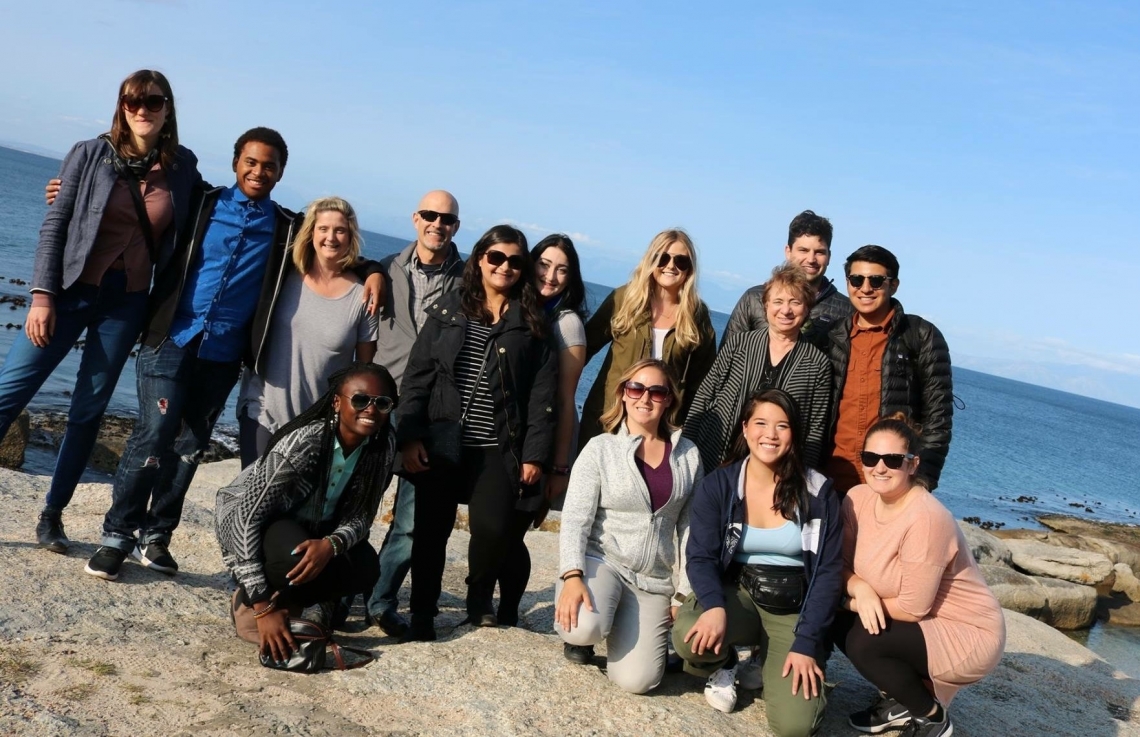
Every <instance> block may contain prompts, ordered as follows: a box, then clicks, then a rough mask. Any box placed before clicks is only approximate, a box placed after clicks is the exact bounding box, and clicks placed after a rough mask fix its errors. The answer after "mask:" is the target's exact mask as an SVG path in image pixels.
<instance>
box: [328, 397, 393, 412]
mask: <svg viewBox="0 0 1140 737" xmlns="http://www.w3.org/2000/svg"><path fill="white" fill-rule="evenodd" d="M341 396H342V397H343V396H345V395H344V394H342V395H341ZM347 399H348V403H349V405H350V406H351V407H352V408H353V409H354V410H356V411H357V412H363V411H364V410H366V409H368V405H370V404H371V405H373V406H375V407H376V411H377V412H391V411H392V408H393V407H395V406H396V403H395V402H394V401H392V398H391V397H385V396H379V397H374V396H372V395H371V394H364V393H359V394H353V395H352V396H351V397H347Z"/></svg>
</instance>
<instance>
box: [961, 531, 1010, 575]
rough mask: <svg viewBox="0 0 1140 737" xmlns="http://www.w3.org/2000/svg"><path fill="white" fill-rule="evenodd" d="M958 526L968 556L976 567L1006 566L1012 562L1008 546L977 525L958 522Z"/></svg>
mask: <svg viewBox="0 0 1140 737" xmlns="http://www.w3.org/2000/svg"><path fill="white" fill-rule="evenodd" d="M958 526H959V527H961V528H962V534H963V535H965V536H966V543H967V544H969V546H970V554H971V555H973V556H974V560H976V561H978V565H1004V566H1008V565H1009V564H1010V561H1011V560H1012V557H1013V556H1012V554H1011V553H1010V552H1009V546H1007V545H1006V544H1005V543H1004V542H1002V541H1001V540H999V539H998V538H996V537H994V536H993V535H991V534H990V533H988V532H986V531H985V530H983V529H982V528H981V527H978V526H977V525H971V524H970V523H969V522H962V521H960V520H959V522H958Z"/></svg>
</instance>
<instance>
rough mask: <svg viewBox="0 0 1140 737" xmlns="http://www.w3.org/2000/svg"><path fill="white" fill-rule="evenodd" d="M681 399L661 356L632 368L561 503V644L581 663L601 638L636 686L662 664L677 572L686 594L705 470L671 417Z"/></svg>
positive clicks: (611, 670) (612, 671)
mask: <svg viewBox="0 0 1140 737" xmlns="http://www.w3.org/2000/svg"><path fill="white" fill-rule="evenodd" d="M679 405H680V402H679V401H678V393H677V383H676V380H675V379H674V377H673V376H672V374H671V372H670V370H669V368H668V367H667V366H666V365H665V364H664V363H663V362H662V361H660V360H657V359H643V360H641V361H638V362H637V363H635V364H633V366H631V367H629V368H628V369H627V370H626V371H625V373H623V374H622V375H621V376H620V378H619V379H618V382H617V386H616V387H615V391H614V394H613V396H612V397H611V399H610V402H609V409H608V410H607V411H606V413H605V414H603V415H602V417H601V423H602V427H603V428H604V429H605V431H606V432H605V433H603V434H601V435H598V436H596V437H594V438H592V439H591V440H590V441H589V442H588V443H587V444H586V446H585V447H584V448H583V449H582V452H581V454H580V455H579V456H578V460H577V461H576V462H575V464H574V468H573V470H572V471H571V473H570V487H569V489H568V490H567V492H566V503H565V505H564V506H563V508H562V530H561V534H560V536H559V554H560V559H561V560H560V564H559V571H560V573H561V576H560V580H559V582H558V584H557V586H556V587H555V588H556V593H555V597H556V599H557V602H558V603H557V605H556V607H555V614H554V620H555V627H556V629H557V631H558V634H559V635H561V636H562V639H563V641H564V642H565V646H564V650H563V652H564V654H565V655H566V658H567V659H568V660H572V661H574V662H577V663H583V664H585V663H587V662H589V660H590V658H591V657H592V656H593V651H594V645H596V644H598V643H599V642H601V641H602V640H605V641H606V656H607V662H608V665H607V666H606V672H607V674H608V675H609V678H610V680H611V681H613V682H614V683H616V684H617V685H618V686H619V687H621V688H622V689H624V690H626V691H630V692H633V693H645V692H646V691H649V690H651V689H653V688H654V687H656V686H657V684H658V683H660V682H661V676H662V675H664V673H665V657H666V646H667V640H668V636H669V628H670V626H671V625H672V622H673V616H674V613H675V611H676V602H673V601H671V597H672V596H673V595H674V593H675V591H676V589H675V587H674V582H673V579H674V574H675V573H676V574H679V576H680V585H679V588H680V589H681V593H683V594H684V593H688V582H687V581H686V579H685V575H684V571H682V570H680V566H679V565H678V558H679V553H678V551H679V550H680V549H681V547H680V546H682V545H684V544H685V538H686V537H687V536H688V529H689V500H690V498H691V496H692V491H693V486H694V485H695V484H696V482H697V481H699V480H700V479H701V477H702V476H703V473H702V472H701V460H700V455H699V454H698V452H697V449H696V447H695V446H694V445H693V444H692V443H691V442H690V441H688V440H686V439H685V438H682V437H681V432H680V430H678V429H677V428H676V427H675V426H674V425H673V422H674V421H675V419H676V416H677V410H678V406H679Z"/></svg>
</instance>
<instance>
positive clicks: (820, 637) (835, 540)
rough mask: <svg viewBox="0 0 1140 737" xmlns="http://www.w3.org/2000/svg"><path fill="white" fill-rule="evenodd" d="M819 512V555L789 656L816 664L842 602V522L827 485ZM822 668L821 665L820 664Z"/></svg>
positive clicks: (823, 655) (832, 490)
mask: <svg viewBox="0 0 1140 737" xmlns="http://www.w3.org/2000/svg"><path fill="white" fill-rule="evenodd" d="M819 503H820V504H821V506H822V508H823V519H824V522H823V524H822V529H820V541H819V546H820V547H819V555H818V556H817V557H816V562H815V573H814V580H813V581H812V584H811V587H810V588H809V590H808V595H807V600H806V601H804V607H803V610H802V611H801V613H800V618H799V621H798V622H797V623H796V629H795V639H794V640H793V641H792V652H794V653H800V654H801V655H808V656H810V657H813V658H815V659H816V660H817V661H820V660H821V659H822V658H824V657H826V655H827V653H826V652H825V645H824V643H825V642H826V640H827V631H828V630H829V629H830V628H831V623H832V621H833V620H834V619H835V611H836V609H838V608H839V600H840V599H842V598H843V520H842V518H841V516H840V513H839V496H838V495H837V494H836V493H835V490H834V489H832V488H831V482H830V481H828V482H827V484H826V485H825V486H824V487H823V488H822V489H821V490H820V492H819ZM821 664H822V663H821Z"/></svg>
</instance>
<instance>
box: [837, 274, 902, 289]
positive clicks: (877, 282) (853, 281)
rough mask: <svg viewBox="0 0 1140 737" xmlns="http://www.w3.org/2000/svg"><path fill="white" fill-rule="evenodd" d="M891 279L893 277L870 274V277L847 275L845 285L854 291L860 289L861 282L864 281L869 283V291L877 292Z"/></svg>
mask: <svg viewBox="0 0 1140 737" xmlns="http://www.w3.org/2000/svg"><path fill="white" fill-rule="evenodd" d="M893 278H894V277H892V276H887V275H886V274H872V275H871V276H864V275H862V274H848V275H847V283H848V284H850V285H851V286H853V287H855V288H856V289H862V288H863V281H864V280H866V281H869V282H871V289H876V290H878V289H882V288H883V285H884V284H886V283H887V282H888V281H890V280H891V279H893Z"/></svg>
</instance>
